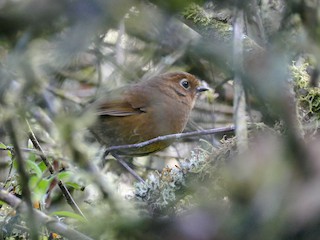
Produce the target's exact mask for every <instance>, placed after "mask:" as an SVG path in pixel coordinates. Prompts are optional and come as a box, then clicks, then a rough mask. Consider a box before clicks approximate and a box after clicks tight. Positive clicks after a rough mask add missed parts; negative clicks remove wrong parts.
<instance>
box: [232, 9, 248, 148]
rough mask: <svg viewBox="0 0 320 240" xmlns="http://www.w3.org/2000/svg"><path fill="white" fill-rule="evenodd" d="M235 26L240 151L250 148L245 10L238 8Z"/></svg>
mask: <svg viewBox="0 0 320 240" xmlns="http://www.w3.org/2000/svg"><path fill="white" fill-rule="evenodd" d="M235 11H236V14H235V15H236V16H235V20H234V27H233V65H234V80H233V82H234V98H233V112H234V124H235V132H236V137H237V147H238V149H239V152H243V151H245V150H246V149H247V148H248V131H247V120H246V99H245V89H244V88H243V84H242V78H241V76H242V75H243V38H242V37H243V36H244V12H243V11H244V10H243V9H236V10H235Z"/></svg>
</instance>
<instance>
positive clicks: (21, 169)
mask: <svg viewBox="0 0 320 240" xmlns="http://www.w3.org/2000/svg"><path fill="white" fill-rule="evenodd" d="M13 124H14V123H13V121H8V122H7V123H6V130H7V131H8V135H9V136H10V139H11V142H12V145H13V147H14V149H15V151H14V155H15V158H16V160H17V163H18V164H17V165H18V173H19V177H20V184H21V190H22V196H23V198H24V199H25V208H26V210H25V212H26V214H27V217H28V221H27V224H28V226H29V228H30V238H31V239H33V240H36V239H39V236H38V230H39V229H38V222H37V219H36V218H35V213H34V209H33V204H32V200H31V192H30V189H29V186H28V183H29V176H28V174H27V172H26V167H25V160H24V159H23V157H22V153H21V151H20V147H19V143H18V138H17V135H16V132H15V130H14V129H15V126H14V125H13Z"/></svg>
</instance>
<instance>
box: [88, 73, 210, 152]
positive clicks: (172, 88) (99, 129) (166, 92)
mask: <svg viewBox="0 0 320 240" xmlns="http://www.w3.org/2000/svg"><path fill="white" fill-rule="evenodd" d="M207 90H208V88H207V87H205V86H202V85H201V81H200V80H199V79H197V78H196V77H195V76H194V75H192V74H190V73H187V72H169V73H164V74H160V75H156V76H154V77H151V78H150V79H148V80H145V81H140V82H138V83H135V84H131V85H126V86H123V87H120V88H117V89H114V90H111V91H109V92H107V93H105V94H103V96H102V97H100V98H98V99H97V100H96V102H95V103H94V105H95V106H96V110H95V113H96V115H97V119H96V121H95V123H94V124H93V125H92V127H91V131H92V132H93V134H94V135H95V137H96V138H97V139H98V141H99V142H100V143H101V144H102V145H104V146H106V147H110V146H118V145H127V144H136V143H140V142H144V141H147V140H150V139H153V138H156V137H158V136H164V135H168V134H174V133H181V132H182V131H183V130H184V128H185V126H186V124H187V121H188V118H189V115H190V112H191V110H192V108H193V107H194V104H195V101H196V99H197V96H198V95H199V93H201V92H204V91H207ZM171 143H172V140H170V141H169V140H165V141H159V142H154V143H151V144H149V145H146V146H144V147H141V148H134V149H133V148H132V149H121V150H117V151H116V152H114V154H116V155H118V156H119V155H120V156H121V155H122V156H130V157H136V156H145V155H149V154H152V153H154V152H157V151H160V150H163V149H165V148H166V147H168V146H169V145H170V144H171Z"/></svg>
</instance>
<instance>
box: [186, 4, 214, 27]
mask: <svg viewBox="0 0 320 240" xmlns="http://www.w3.org/2000/svg"><path fill="white" fill-rule="evenodd" d="M182 15H183V17H184V18H185V19H187V20H191V21H192V22H193V23H195V24H199V25H202V26H208V25H209V24H210V22H211V20H210V18H209V17H208V16H207V15H206V12H205V11H204V10H203V9H202V8H201V7H200V6H198V5H197V4H190V6H188V7H187V8H185V10H184V11H183V12H182Z"/></svg>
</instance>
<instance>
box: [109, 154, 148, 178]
mask: <svg viewBox="0 0 320 240" xmlns="http://www.w3.org/2000/svg"><path fill="white" fill-rule="evenodd" d="M112 156H114V158H115V159H116V160H117V161H118V162H119V163H120V164H121V166H123V167H124V168H125V169H126V170H127V171H128V172H129V173H131V175H132V176H134V177H135V178H136V179H137V180H138V181H140V182H141V183H145V181H144V180H143V179H142V178H141V177H140V176H139V175H138V174H137V173H136V172H135V171H134V170H133V169H132V168H131V167H130V166H129V165H128V164H127V163H126V161H125V160H123V159H122V157H121V156H118V155H117V154H112Z"/></svg>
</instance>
